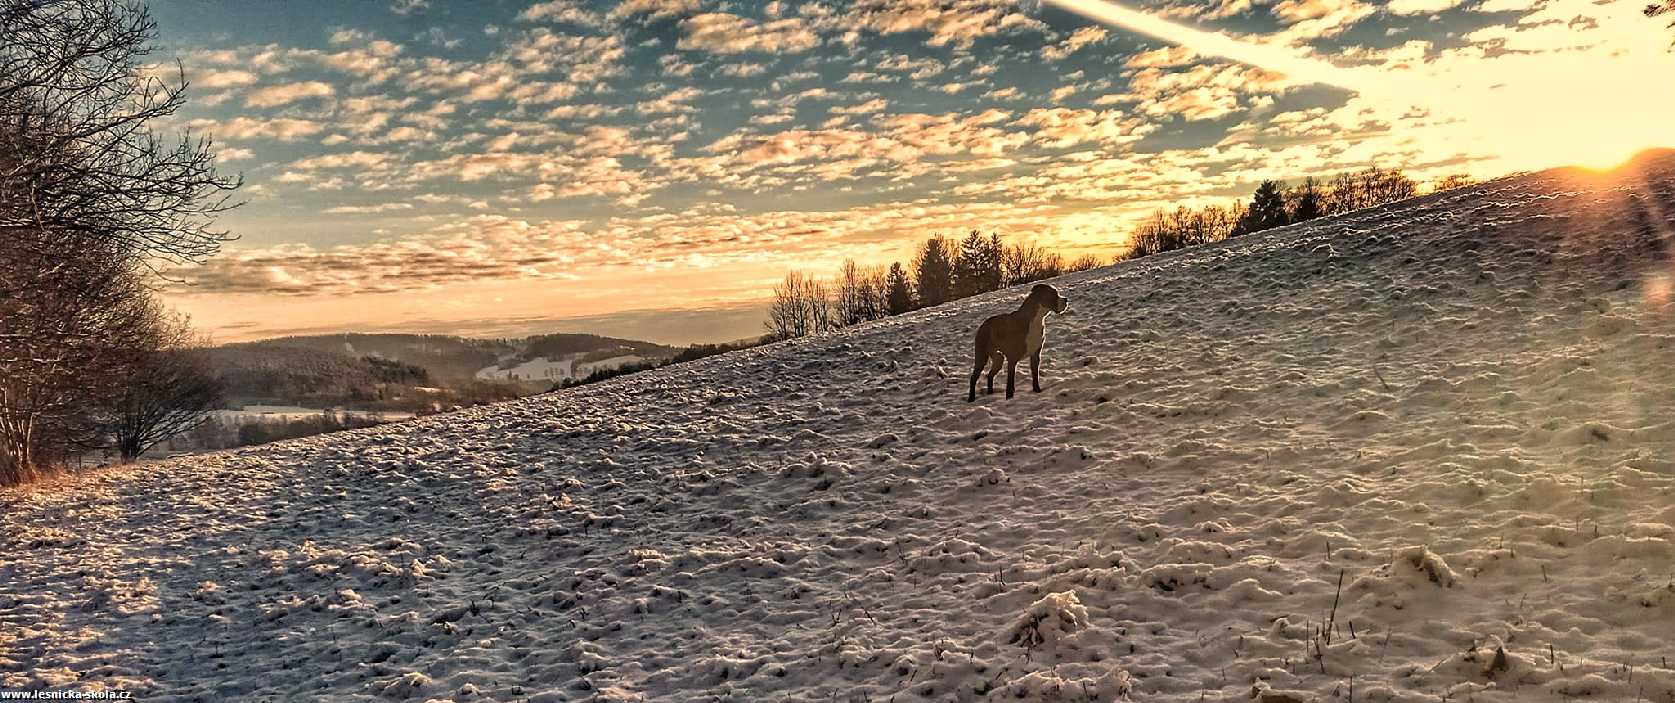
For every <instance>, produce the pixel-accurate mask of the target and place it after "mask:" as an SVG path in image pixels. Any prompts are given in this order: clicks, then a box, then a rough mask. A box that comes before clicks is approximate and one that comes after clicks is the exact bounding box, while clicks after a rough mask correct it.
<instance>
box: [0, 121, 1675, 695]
mask: <svg viewBox="0 0 1675 703" xmlns="http://www.w3.org/2000/svg"><path fill="white" fill-rule="evenodd" d="M1671 234H1675V155H1672V154H1670V153H1663V154H1660V155H1657V156H1656V158H1648V159H1645V160H1643V161H1642V162H1641V163H1640V165H1639V166H1638V167H1635V168H1631V169H1626V170H1624V171H1620V172H1615V173H1611V174H1605V175H1600V174H1591V173H1585V172H1580V171H1554V172H1544V173H1540V174H1534V175H1528V176H1523V177H1517V178H1512V179H1506V180H1501V181H1496V182H1491V183H1488V184H1484V185H1481V186H1477V187H1473V188H1468V189H1464V190H1460V191H1452V192H1447V193H1444V194H1441V195H1437V196H1431V197H1427V198H1421V199H1417V200H1413V201H1408V202H1404V203H1399V204H1396V205H1393V206H1389V207H1385V208H1381V209H1376V210H1371V211H1364V212H1360V213H1355V214H1352V215H1349V216H1345V217H1339V218H1332V219H1326V220H1317V221H1314V222H1310V223H1308V224H1307V225H1304V226H1299V227H1293V228H1285V229H1281V230H1276V231H1270V232H1266V233H1262V234H1259V235H1253V236H1250V237H1246V238H1242V239H1239V240H1236V241H1231V242H1227V243H1224V244H1220V245H1214V246H1209V247H1203V248H1199V249H1194V250H1188V251H1184V252H1177V253H1175V254H1167V255H1159V256H1154V257H1149V258H1146V259H1142V260H1140V261H1138V262H1135V263H1133V264H1124V265H1119V266H1115V267H1109V268H1104V269H1099V270H1095V271H1090V272H1086V273H1082V274H1077V275H1074V276H1069V277H1066V278H1063V279H1059V280H1057V281H1055V282H1054V283H1055V284H1056V285H1058V287H1059V288H1060V290H1061V292H1063V293H1064V294H1065V295H1066V296H1068V297H1069V299H1070V301H1071V307H1070V314H1069V315H1067V316H1063V317H1055V318H1050V319H1049V323H1048V324H1049V332H1048V346H1047V351H1046V355H1045V359H1046V360H1045V369H1044V373H1043V382H1044V386H1045V392H1044V393H1041V394H1032V393H1028V392H1022V393H1020V394H1019V396H1018V397H1017V398H1015V399H1013V400H1011V401H1005V400H1003V399H1002V398H1000V396H998V395H996V396H983V397H980V398H979V400H978V402H976V403H974V404H967V403H966V402H965V398H964V394H965V383H966V375H967V373H968V372H969V363H970V360H969V359H968V358H967V354H969V347H970V334H971V332H972V330H973V329H974V328H975V327H976V325H977V324H978V322H979V321H980V320H981V319H982V318H983V317H985V316H987V315H990V314H994V313H997V312H1001V311H1004V310H1009V309H1011V308H1013V307H1015V306H1016V304H1017V303H1018V301H1019V300H1021V299H1022V297H1023V293H1024V291H1022V290H1007V291H1002V292H1000V293H997V294H994V295H990V296H984V297H980V298H976V299H968V300H965V301H961V302H959V303H956V304H953V305H949V306H945V307H942V308H937V309H933V310H928V311H924V312H921V313H917V314H912V315H906V316H902V317H898V318H893V319H890V320H886V321H883V322H879V323H875V324H870V325H866V326H863V327H860V328H857V329H852V330H849V331H846V332H844V333H842V334H838V335H834V336H830V337H824V338H818V339H807V340H800V341H795V342H790V343H784V344H777V345H772V346H768V347H762V348H758V349H754V350H749V351H746V352H742V353H733V354H728V355H724V356H721V357H714V358H710V359H706V360H702V361H698V362H694V363H689V364H685V365H681V366H677V367H671V368H666V369H663V370H659V371H655V372H651V373H645V374H640V375H637V376H633V377H627V378H621V379H616V380H613V381H609V382H605V383H600V384H596V385H590V386H585V387H581V388H577V389H573V390H570V391H566V392H563V393H558V394H551V395H545V396H539V397H534V398H529V399H525V400H521V401H516V402H512V403H506V404H501V405H495V406H490V407H483V408H476V409H471V410H466V411H462V412H457V413H453V414H449V415H442V416H435V417H429V418H423V419H419V420H415V421H412V422H407V423H401V424H398V425H391V426H385V427H379V428H373V429H369V430H362V431H356V432H351V433H345V434H340V435H332V436H326V437H317V438H310V439H305V440H299V441H293V442H286V443H281V444H277V445H271V446H267V447H262V448H258V449H252V450H243V451H234V452H227V453H222V454H215V455H207V456H200V457H193V458H189V459H185V460H179V461H174V462H165V463H159V464H151V465H146V466H141V467H137V468H134V469H131V470H125V471H118V472H106V473H99V474H96V475H91V476H85V477H82V478H80V479H77V480H74V481H70V482H65V483H61V484H57V485H47V486H40V487H36V488H33V489H29V490H13V491H6V492H0V524H3V529H0V688H6V689H18V688H25V689H27V688H36V687H46V686H58V687H69V686H79V687H100V686H103V687H118V688H128V689H132V690H134V691H136V694H137V697H138V698H139V699H141V700H152V699H157V698H159V697H163V698H179V699H186V700H197V699H202V700H210V699H218V700H219V699H226V698H228V697H237V698H241V699H242V698H257V699H312V698H332V699H346V698H352V697H363V698H365V699H368V700H372V699H402V698H408V699H414V700H425V699H444V700H448V699H455V700H504V701H511V700H520V701H521V700H534V701H563V700H610V701H623V700H642V699H643V700H674V701H686V700H702V701H711V700H722V701H780V700H799V701H827V700H836V701H860V700H867V701H897V702H898V703H905V702H907V701H979V700H1072V701H1074V700H1102V701H1108V700H1113V699H1119V698H1124V697H1128V698H1132V699H1134V700H1148V701H1149V700H1182V701H1196V700H1229V701H1249V700H1263V701H1270V702H1280V701H1308V700H1326V701H1330V700H1348V699H1349V698H1350V697H1351V692H1353V698H1354V700H1357V701H1383V700H1397V701H1437V700H1480V701H1513V700H1519V701H1525V700H1532V701H1544V700H1555V701H1556V700H1569V699H1599V700H1652V701H1667V700H1672V699H1675V663H1671V662H1670V661H1668V660H1667V658H1670V657H1675V414H1672V413H1671V409H1672V408H1675V269H1672V268H1671V265H1672V264H1671V262H1670V261H1669V260H1668V259H1666V258H1665V256H1664V253H1663V252H1664V251H1665V249H1666V244H1664V240H1665V239H1667V238H1668V237H1669V236H1670V235H1671ZM1020 388H1021V389H1027V388H1028V384H1027V382H1025V383H1020ZM1340 582H1341V591H1340V590H1339V584H1340Z"/></svg>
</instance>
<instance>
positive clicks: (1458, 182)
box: [1431, 173, 1477, 193]
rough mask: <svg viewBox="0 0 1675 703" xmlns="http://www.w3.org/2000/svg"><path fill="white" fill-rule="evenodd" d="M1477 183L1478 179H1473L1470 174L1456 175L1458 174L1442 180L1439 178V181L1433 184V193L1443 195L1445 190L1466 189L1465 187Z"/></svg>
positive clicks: (1444, 177)
mask: <svg viewBox="0 0 1675 703" xmlns="http://www.w3.org/2000/svg"><path fill="white" fill-rule="evenodd" d="M1476 182H1477V179H1475V178H1472V177H1471V176H1470V175H1468V174H1464V173H1456V174H1453V175H1449V176H1443V177H1442V178H1438V179H1436V181H1434V182H1432V183H1431V192H1432V193H1441V192H1443V191H1445V190H1454V189H1455V188H1464V187H1466V186H1469V185H1472V184H1474V183H1476Z"/></svg>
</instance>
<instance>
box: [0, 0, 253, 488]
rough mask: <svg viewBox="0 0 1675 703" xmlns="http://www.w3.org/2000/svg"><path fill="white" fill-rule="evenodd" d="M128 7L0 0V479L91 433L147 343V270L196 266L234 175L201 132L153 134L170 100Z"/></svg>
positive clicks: (151, 325)
mask: <svg viewBox="0 0 1675 703" xmlns="http://www.w3.org/2000/svg"><path fill="white" fill-rule="evenodd" d="M155 37H156V24H155V23H154V22H153V21H152V20H151V18H150V16H149V15H148V14H147V12H146V10H145V9H144V7H143V6H141V5H139V4H138V3H136V2H129V1H127V0H0V482H11V481H19V480H23V479H26V478H28V477H29V476H30V475H32V474H33V473H36V472H37V471H38V469H39V468H40V467H41V466H42V465H43V464H45V463H47V462H51V461H53V460H55V459H59V458H62V457H63V456H66V455H68V454H70V453H71V452H74V451H76V450H77V449H78V448H81V447H85V446H88V445H90V444H92V443H94V442H96V441H97V440H98V439H99V436H100V434H101V433H102V432H103V431H104V429H105V428H101V426H100V424H99V422H98V420H99V416H100V413H101V409H108V407H109V406H108V403H110V402H111V401H112V400H113V399H114V397H115V396H116V395H118V394H119V391H120V390H121V386H122V384H123V382H124V381H125V380H126V379H127V377H128V376H129V374H130V372H131V371H132V370H133V369H135V368H136V365H137V364H138V363H139V362H140V360H141V359H142V358H143V356H144V353H145V351H146V350H147V349H153V348H155V344H154V343H155V341H156V339H157V337H156V334H157V331H158V323H159V320H160V319H161V318H160V312H159V310H158V307H157V304H156V302H155V301H154V299H153V297H152V295H151V291H150V290H149V289H148V288H147V286H146V282H147V280H148V277H147V275H146V272H147V270H148V269H149V270H151V271H156V270H159V269H161V268H162V267H164V266H168V265H171V264H179V263H186V262H194V261H200V260H202V259H204V258H206V257H208V256H210V255H212V254H214V253H215V252H216V251H218V250H219V248H220V245H221V243H222V242H223V241H225V240H226V239H227V237H226V235H225V234H224V233H222V232H219V231H217V230H214V229H212V228H211V225H212V222H213V219H214V217H215V215H217V214H218V213H221V212H223V211H225V210H226V209H228V208H229V207H231V204H229V201H228V195H229V193H230V192H231V191H232V190H233V189H234V188H236V187H238V185H239V182H238V180H237V179H227V178H223V177H221V176H219V175H217V174H216V172H215V164H214V152H213V149H212V146H211V144H210V143H209V142H208V141H206V140H201V139H193V138H192V136H191V135H189V134H187V135H182V136H181V137H180V138H179V139H172V138H165V137H162V136H160V135H159V134H158V133H157V132H156V131H154V130H153V128H152V127H153V125H155V123H156V120H158V119H160V118H164V117H168V116H170V115H173V114H174V113H175V112H176V111H177V110H178V109H179V108H180V107H181V105H182V104H183V102H184V99H185V93H184V91H185V88H186V81H185V77H184V75H183V74H182V73H181V72H180V71H179V69H178V67H177V68H176V71H175V78H174V80H172V81H169V80H164V79H161V78H157V77H155V71H154V68H153V66H152V65H151V62H152V59H151V54H152V53H153V47H152V44H151V42H152V41H153V40H154V39H155Z"/></svg>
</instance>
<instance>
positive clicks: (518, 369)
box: [477, 354, 645, 381]
mask: <svg viewBox="0 0 1675 703" xmlns="http://www.w3.org/2000/svg"><path fill="white" fill-rule="evenodd" d="M584 356H587V355H586V354H571V355H569V356H567V357H565V358H563V359H553V358H550V357H545V356H541V357H536V358H534V359H529V360H526V361H523V362H520V363H519V364H518V365H517V366H513V367H511V368H501V367H499V366H488V367H485V368H482V369H479V370H478V371H477V378H480V379H483V380H485V381H495V380H499V381H534V380H542V381H562V380H564V379H566V378H586V377H587V375H588V374H590V373H593V372H594V371H595V370H597V369H614V368H617V367H619V366H622V365H624V364H630V363H634V362H637V361H644V360H645V357H642V356H638V355H634V354H627V355H623V356H613V357H610V358H607V359H600V360H598V361H588V362H580V363H578V362H577V360H578V359H581V358H582V357H584Z"/></svg>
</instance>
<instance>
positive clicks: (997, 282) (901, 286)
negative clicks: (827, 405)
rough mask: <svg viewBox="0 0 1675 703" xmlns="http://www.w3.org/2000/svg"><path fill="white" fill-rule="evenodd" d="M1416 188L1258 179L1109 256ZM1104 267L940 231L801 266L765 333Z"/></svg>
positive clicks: (1368, 177)
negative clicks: (1239, 195)
mask: <svg viewBox="0 0 1675 703" xmlns="http://www.w3.org/2000/svg"><path fill="white" fill-rule="evenodd" d="M1472 182H1473V181H1472V179H1471V178H1470V177H1468V176H1464V175H1455V176H1448V177H1446V178H1442V179H1439V180H1437V181H1436V182H1434V183H1433V184H1432V187H1431V191H1432V192H1438V191H1443V190H1448V189H1451V188H1459V187H1462V186H1467V185H1471V184H1472ZM1418 194H1419V184H1418V183H1417V182H1416V181H1414V180H1413V179H1412V178H1409V177H1408V176H1407V175H1406V174H1405V173H1403V172H1402V171H1400V170H1390V169H1381V168H1376V167H1375V168H1369V169H1366V170H1363V171H1356V172H1352V173H1343V174H1339V175H1338V176H1336V177H1334V178H1332V179H1331V180H1330V181H1324V182H1323V181H1317V180H1316V179H1315V178H1314V177H1312V176H1311V177H1307V178H1304V179H1303V180H1302V181H1301V182H1300V183H1298V184H1297V185H1295V186H1290V187H1288V186H1286V184H1285V183H1284V182H1281V181H1276V180H1267V181H1263V182H1262V183H1261V184H1260V185H1258V186H1257V188H1256V192H1255V193H1254V194H1253V195H1252V196H1251V199H1250V201H1249V203H1248V204H1247V203H1246V202H1245V201H1243V200H1239V201H1234V202H1233V203H1232V204H1230V205H1228V206H1225V207H1224V206H1220V205H1210V206H1206V207H1200V208H1191V207H1186V206H1180V207H1176V208H1173V209H1162V210H1158V211H1156V212H1154V213H1152V214H1151V216H1149V217H1147V218H1146V219H1145V220H1144V221H1143V222H1141V224H1140V225H1139V226H1138V227H1136V228H1135V229H1134V231H1133V232H1131V233H1130V235H1129V236H1128V242H1129V248H1128V249H1127V250H1126V251H1124V252H1123V253H1121V254H1119V255H1118V256H1117V257H1116V259H1115V260H1114V262H1117V263H1120V262H1123V261H1130V260H1133V259H1138V258H1141V257H1145V256H1150V255H1152V254H1159V253H1162V252H1166V251H1173V250H1176V249H1183V248H1186V247H1190V246H1196V245H1199V244H1208V243H1211V242H1217V241H1221V240H1224V239H1227V238H1230V237H1237V236H1241V235H1245V234H1251V233H1254V232H1260V231H1263V230H1267V229H1273V228H1275V227H1283V226H1285V225H1290V224H1296V223H1299V222H1306V221H1308V220H1312V219H1315V218H1319V217H1327V216H1331V215H1339V214H1342V213H1346V212H1350V211H1353V210H1360V209H1363V208H1369V207H1377V206H1379V205H1383V204H1385V203H1391V202H1395V201H1398V200H1405V199H1407V198H1411V197H1414V196H1415V195H1418ZM1105 263H1113V262H1104V261H1100V260H1099V259H1097V258H1096V257H1093V256H1091V255H1088V256H1083V257H1080V258H1077V259H1073V260H1067V259H1065V257H1063V256H1062V255H1060V254H1057V253H1055V252H1051V251H1047V250H1045V249H1042V248H1040V247H1038V246H1036V245H1034V244H1028V243H1019V244H1008V243H1006V242H1005V241H1003V240H1002V239H1001V236H1000V235H999V234H989V235H984V234H983V233H982V232H981V231H979V230H972V231H971V232H970V233H968V234H967V235H966V236H965V237H963V238H961V239H959V240H957V241H955V240H950V239H947V238H944V237H940V236H934V237H931V238H929V239H926V240H925V241H924V242H922V243H921V244H920V245H919V248H918V251H917V253H916V255H915V256H914V258H913V261H912V262H911V263H910V264H909V265H907V266H903V265H902V264H901V262H894V263H891V264H890V265H889V266H887V267H884V266H880V267H872V268H864V267H861V266H859V265H857V264H856V263H855V262H854V261H845V262H844V263H843V266H842V268H840V269H839V271H838V273H837V275H836V276H835V277H833V278H832V279H830V280H822V279H819V278H815V277H813V276H809V275H807V274H804V273H802V272H800V271H792V272H790V273H788V274H786V275H785V278H784V279H783V280H781V281H780V283H779V284H778V285H776V286H774V291H773V301H772V302H771V303H770V304H769V307H768V320H767V321H766V322H765V323H764V325H765V326H766V328H767V335H766V337H765V338H766V339H768V340H780V339H792V338H796V337H803V336H807V335H811V334H820V333H823V332H829V331H831V330H835V329H840V328H843V327H847V326H849V325H854V324H859V323H862V322H866V321H869V320H877V319H882V318H885V317H889V316H891V315H900V314H902V313H904V312H909V311H912V310H918V309H920V308H927V307H933V306H936V305H941V304H943V303H946V302H949V301H952V300H958V299H960V298H966V297H970V296H973V295H979V294H982V293H987V292H990V291H994V290H999V289H1001V288H1006V287H1010V286H1015V285H1021V284H1025V283H1033V282H1035V281H1040V280H1044V279H1048V278H1053V277H1055V276H1059V275H1062V274H1066V273H1074V272H1076V271H1085V270H1087V269H1091V268H1095V267H1097V266H1100V265H1103V264H1105Z"/></svg>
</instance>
